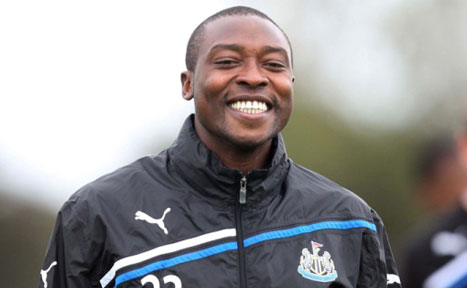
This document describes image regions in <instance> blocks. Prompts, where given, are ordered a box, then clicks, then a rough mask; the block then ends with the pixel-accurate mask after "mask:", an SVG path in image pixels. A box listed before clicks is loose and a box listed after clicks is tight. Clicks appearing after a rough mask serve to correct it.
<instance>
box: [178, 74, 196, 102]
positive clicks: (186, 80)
mask: <svg viewBox="0 0 467 288" xmlns="http://www.w3.org/2000/svg"><path fill="white" fill-rule="evenodd" d="M181 80H182V96H183V99H185V100H187V101H190V100H191V99H192V98H193V72H191V71H185V72H182V74H181Z"/></svg>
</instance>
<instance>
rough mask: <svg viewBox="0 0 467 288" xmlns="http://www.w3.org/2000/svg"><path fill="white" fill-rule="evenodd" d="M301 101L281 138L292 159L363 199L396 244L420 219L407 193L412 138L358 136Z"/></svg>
mask: <svg viewBox="0 0 467 288" xmlns="http://www.w3.org/2000/svg"><path fill="white" fill-rule="evenodd" d="M296 93H297V94H299V95H300V94H302V92H301V91H297V92H296ZM298 98H299V97H298ZM299 99H300V98H299ZM299 99H298V100H297V102H298V103H296V105H295V110H294V114H293V116H292V119H291V120H290V123H289V124H288V126H287V127H286V129H285V130H284V132H283V134H284V138H285V140H286V144H287V151H288V154H289V155H290V157H291V158H292V159H294V161H296V162H297V163H299V164H301V165H303V166H305V167H307V168H309V169H312V170H314V171H317V172H318V173H320V174H323V175H324V176H326V177H328V178H330V179H332V180H333V181H335V182H337V183H339V184H340V185H342V186H344V187H346V188H348V189H350V190H352V191H354V192H355V193H357V194H358V195H359V196H361V197H362V198H363V199H364V200H365V201H367V202H368V203H369V204H370V205H371V206H372V207H373V208H374V209H376V210H377V211H378V213H379V214H380V215H381V216H382V217H383V220H384V221H385V224H386V226H387V230H388V234H389V236H390V238H392V240H394V239H396V238H397V237H398V236H399V235H401V234H402V233H403V232H404V231H406V230H407V229H408V227H410V226H411V225H413V223H414V222H415V221H416V218H417V216H418V215H419V211H418V210H417V209H416V208H414V207H415V206H414V202H413V198H412V197H411V196H412V195H411V193H410V190H411V189H412V179H413V173H412V170H411V161H412V158H413V153H414V151H415V150H416V147H417V141H416V138H413V137H412V134H411V132H410V131H398V132H387V131H371V133H362V132H361V131H359V130H356V129H353V128H352V127H350V126H348V125H347V124H346V123H345V122H343V121H342V120H339V118H338V117H336V116H335V115H332V113H331V112H328V111H325V110H322V109H319V107H317V108H318V109H316V108H311V107H310V106H309V105H306V104H303V103H300V102H301V101H300V100H299ZM311 209H312V208H311ZM392 242H393V243H396V242H395V241H392ZM394 248H395V249H396V250H397V248H398V247H394Z"/></svg>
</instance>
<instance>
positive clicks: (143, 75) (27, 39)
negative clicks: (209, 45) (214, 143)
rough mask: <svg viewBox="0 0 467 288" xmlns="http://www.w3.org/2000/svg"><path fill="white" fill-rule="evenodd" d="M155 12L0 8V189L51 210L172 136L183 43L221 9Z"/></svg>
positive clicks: (179, 117)
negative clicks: (90, 183)
mask: <svg viewBox="0 0 467 288" xmlns="http://www.w3.org/2000/svg"><path fill="white" fill-rule="evenodd" d="M160 3H162V2H161V1H115V0H112V1H100V0H99V1H96V0H93V1H88V0H87V1H50V0H48V1H21V0H20V1H2V2H1V4H0V42H1V43H2V44H1V45H0V81H1V82H0V97H1V102H0V103H1V104H0V173H1V174H0V180H2V181H3V186H2V187H1V188H0V189H1V190H7V191H8V190H9V191H12V190H13V191H24V192H25V193H27V194H26V195H22V196H25V197H26V198H28V199H30V200H31V201H39V202H40V203H41V204H45V205H48V206H49V207H51V208H53V209H56V208H57V207H58V206H59V205H61V203H62V202H63V201H64V200H65V199H67V198H68V197H69V195H70V194H71V193H72V192H73V191H75V190H76V189H78V188H79V187H80V186H82V185H83V184H85V183H87V182H89V181H91V180H93V179H94V178H96V177H98V176H100V175H102V174H104V173H106V172H110V171H112V170H113V169H115V168H117V167H119V166H121V165H123V164H125V163H128V162H130V161H133V160H135V159H136V158H138V157H140V156H142V155H136V154H135V153H136V152H135V151H134V150H139V151H141V149H142V147H143V145H149V144H148V143H147V142H150V141H152V143H156V142H157V140H158V139H159V138H160V139H163V140H164V141H167V140H166V139H167V137H169V138H174V137H175V136H176V134H177V133H178V130H179V127H180V124H181V123H182V121H183V120H184V118H185V117H186V115H188V114H189V112H190V111H191V110H192V103H191V102H186V101H184V100H183V99H182V97H181V88H180V80H179V78H180V76H179V75H180V72H181V71H183V70H184V69H185V66H184V53H185V47H186V42H187V40H188V37H189V35H190V33H191V31H192V30H193V29H194V27H196V25H197V24H198V23H199V22H200V21H202V20H203V19H204V18H205V17H206V16H208V15H210V14H212V13H214V12H215V11H217V10H220V9H221V8H223V7H224V6H225V5H222V3H221V2H219V1H203V5H202V7H200V4H199V3H198V2H196V1H184V2H180V3H179V2H176V1H164V2H163V3H164V4H163V5H161V4H160ZM159 135H160V136H159ZM161 145H162V143H161ZM144 148H145V149H146V150H148V149H149V148H150V147H144ZM159 148H160V147H154V150H156V149H159ZM154 152H157V151H154ZM17 188H25V189H17ZM17 193H18V192H17Z"/></svg>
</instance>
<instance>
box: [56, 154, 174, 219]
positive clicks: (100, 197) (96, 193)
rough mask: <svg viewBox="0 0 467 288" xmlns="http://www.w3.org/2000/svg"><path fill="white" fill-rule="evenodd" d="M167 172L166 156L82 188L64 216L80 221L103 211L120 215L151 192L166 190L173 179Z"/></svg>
mask: <svg viewBox="0 0 467 288" xmlns="http://www.w3.org/2000/svg"><path fill="white" fill-rule="evenodd" d="M167 170H168V167H167V165H166V153H165V152H162V153H160V154H159V155H157V156H147V157H143V158H140V159H138V160H136V161H134V162H133V163H131V164H128V165H125V166H123V167H121V168H119V169H117V170H115V171H113V172H111V173H108V174H106V175H103V176H101V177H99V178H97V179H96V180H94V181H92V182H90V183H88V184H86V185H85V186H83V187H82V188H80V189H79V190H78V191H76V192H75V193H74V194H72V196H71V197H70V198H69V199H68V201H66V202H65V204H64V205H63V207H62V209H61V212H62V213H64V214H65V213H66V214H73V215H74V216H75V217H80V216H81V215H90V214H93V213H99V211H102V210H103V209H106V210H108V211H111V210H114V211H121V209H124V207H128V206H129V205H132V203H134V202H138V201H144V196H145V195H146V194H148V193H149V192H150V191H152V192H154V191H158V190H163V189H164V187H165V186H167V185H168V184H166V182H167V181H168V180H169V179H170V177H167V175H168V171H167ZM165 190H167V189H165Z"/></svg>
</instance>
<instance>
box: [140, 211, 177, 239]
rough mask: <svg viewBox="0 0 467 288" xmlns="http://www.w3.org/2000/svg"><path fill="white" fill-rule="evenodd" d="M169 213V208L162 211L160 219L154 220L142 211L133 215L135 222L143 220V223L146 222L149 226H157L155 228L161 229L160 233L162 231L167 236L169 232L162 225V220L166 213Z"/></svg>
mask: <svg viewBox="0 0 467 288" xmlns="http://www.w3.org/2000/svg"><path fill="white" fill-rule="evenodd" d="M169 212H170V208H167V209H165V211H164V214H163V215H162V217H161V218H160V219H154V218H152V217H151V216H149V215H148V214H146V213H144V212H142V211H137V212H136V213H135V220H143V221H146V222H148V223H149V224H157V226H159V228H161V229H162V231H164V233H165V234H169V232H168V231H167V229H166V228H165V225H164V218H165V215H166V214H167V213H169Z"/></svg>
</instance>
